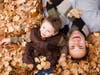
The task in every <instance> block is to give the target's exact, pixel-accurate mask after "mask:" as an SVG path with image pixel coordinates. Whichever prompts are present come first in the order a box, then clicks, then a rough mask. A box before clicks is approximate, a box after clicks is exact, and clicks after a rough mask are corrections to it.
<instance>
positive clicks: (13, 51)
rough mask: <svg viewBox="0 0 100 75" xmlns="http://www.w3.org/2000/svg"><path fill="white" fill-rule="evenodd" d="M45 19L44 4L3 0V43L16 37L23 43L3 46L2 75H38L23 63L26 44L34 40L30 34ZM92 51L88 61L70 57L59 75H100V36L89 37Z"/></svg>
mask: <svg viewBox="0 0 100 75" xmlns="http://www.w3.org/2000/svg"><path fill="white" fill-rule="evenodd" d="M42 18H43V14H42V11H41V3H40V0H0V40H2V39H3V38H7V37H12V36H16V37H20V38H21V39H22V40H20V41H17V42H16V43H15V44H14V43H10V44H7V45H0V75H34V72H35V71H33V70H30V69H29V68H28V66H27V65H26V64H24V63H23V62H22V55H23V52H24V49H25V44H26V40H30V39H29V38H28V37H27V36H29V35H28V33H29V32H30V30H31V29H32V28H33V27H35V26H36V25H39V24H40V21H41V19H42ZM88 47H89V53H88V55H87V57H86V58H85V59H82V60H73V59H71V57H70V56H69V55H68V56H67V61H66V64H65V66H64V67H62V68H61V67H60V66H59V65H57V68H56V69H55V75H64V72H65V71H67V75H99V74H100V33H93V34H91V35H90V36H89V38H88ZM65 67H66V70H64V71H63V69H64V68H65ZM65 75H66V74H65Z"/></svg>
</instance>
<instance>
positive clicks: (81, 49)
mask: <svg viewBox="0 0 100 75" xmlns="http://www.w3.org/2000/svg"><path fill="white" fill-rule="evenodd" d="M68 46H69V53H70V55H71V56H72V57H74V58H82V57H84V56H85V54H86V41H85V37H84V36H83V35H82V34H81V33H80V32H79V31H73V32H72V34H71V36H70V38H69V42H68Z"/></svg>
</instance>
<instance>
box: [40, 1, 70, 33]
mask: <svg viewBox="0 0 100 75" xmlns="http://www.w3.org/2000/svg"><path fill="white" fill-rule="evenodd" d="M65 3H66V8H65V5H64V4H65ZM42 4H43V12H44V15H45V17H48V16H50V15H59V17H60V19H61V21H62V24H61V25H62V26H61V28H60V31H61V32H63V33H64V34H67V32H68V29H69V27H68V24H69V20H68V19H67V17H66V16H65V15H64V14H65V13H60V12H59V11H65V9H66V11H68V10H69V5H67V4H68V2H67V1H66V0H42ZM63 6H64V8H62V7H63ZM60 8H62V9H60Z"/></svg>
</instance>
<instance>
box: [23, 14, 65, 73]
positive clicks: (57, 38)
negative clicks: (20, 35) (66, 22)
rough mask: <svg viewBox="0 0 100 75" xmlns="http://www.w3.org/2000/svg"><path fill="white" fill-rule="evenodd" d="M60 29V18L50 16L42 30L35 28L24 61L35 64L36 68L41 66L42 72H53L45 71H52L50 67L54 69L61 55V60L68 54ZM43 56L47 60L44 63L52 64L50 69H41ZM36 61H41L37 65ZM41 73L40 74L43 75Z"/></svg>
mask: <svg viewBox="0 0 100 75" xmlns="http://www.w3.org/2000/svg"><path fill="white" fill-rule="evenodd" d="M60 27H61V21H60V18H59V17H58V16H49V17H47V18H45V19H44V20H43V21H42V24H41V26H40V28H34V29H33V30H32V31H31V34H30V39H31V42H29V43H28V44H27V48H26V51H25V54H24V57H23V61H24V62H25V63H27V64H33V66H34V67H36V64H39V65H38V66H40V67H39V70H41V71H40V72H43V71H44V72H51V71H45V70H48V69H50V67H51V68H54V67H55V66H56V64H57V62H58V59H59V57H60V55H61V58H60V60H61V59H62V58H65V55H64V54H66V52H67V50H66V49H67V48H66V47H65V40H64V38H63V35H62V33H60V32H59V29H60ZM41 56H42V57H46V60H44V61H43V62H44V63H45V61H49V62H50V65H49V67H47V68H46V69H44V67H41V64H42V63H41V62H42V58H41ZM34 59H37V60H40V61H38V63H36V62H35V61H34ZM47 65H48V64H47ZM47 65H46V66H47ZM42 70H43V71H42ZM40 72H39V74H42V73H40ZM47 74H49V73H47Z"/></svg>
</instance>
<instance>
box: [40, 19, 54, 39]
mask: <svg viewBox="0 0 100 75" xmlns="http://www.w3.org/2000/svg"><path fill="white" fill-rule="evenodd" d="M54 34H55V29H54V27H53V26H52V25H51V23H50V22H48V21H47V20H45V21H44V22H43V23H42V25H41V27H40V35H41V36H42V37H43V38H47V37H51V36H53V35H54Z"/></svg>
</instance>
